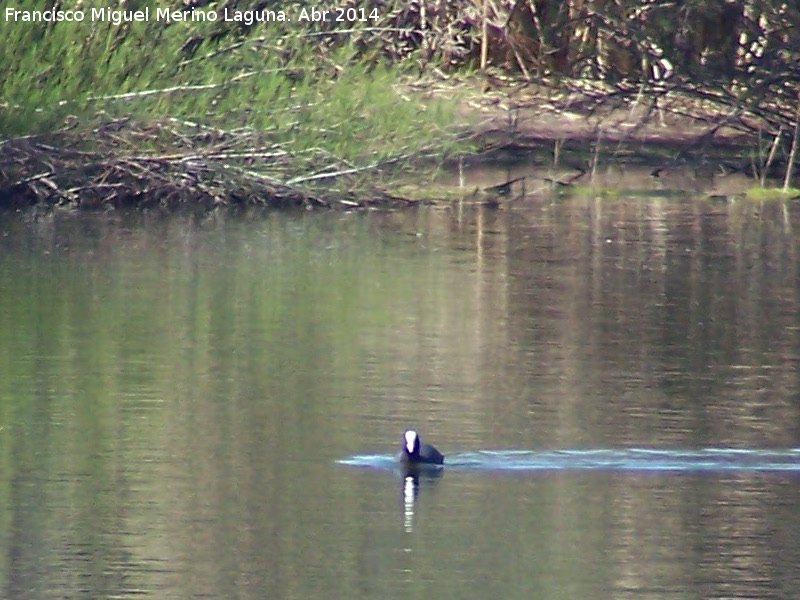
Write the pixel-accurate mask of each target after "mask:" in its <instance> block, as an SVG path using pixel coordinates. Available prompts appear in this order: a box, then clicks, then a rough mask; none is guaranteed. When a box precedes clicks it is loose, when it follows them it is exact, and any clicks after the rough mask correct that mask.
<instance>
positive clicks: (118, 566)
mask: <svg viewBox="0 0 800 600" xmlns="http://www.w3.org/2000/svg"><path fill="white" fill-rule="evenodd" d="M797 231H800V209H799V208H798V207H797V205H796V204H791V205H788V206H787V207H783V206H782V205H780V204H777V203H775V204H763V205H760V204H752V203H734V204H714V203H711V202H705V201H690V200H688V199H685V200H684V199H680V198H669V199H664V198H660V199H659V198H656V199H643V198H637V199H626V198H620V199H614V200H594V199H588V200H587V199H575V200H568V199H559V200H557V201H554V202H551V201H549V200H544V201H543V200H532V201H526V202H525V203H521V204H520V205H519V206H518V207H517V208H515V209H514V210H506V211H495V212H491V211H483V210H480V209H477V208H466V207H465V208H462V209H460V210H459V209H453V210H444V209H441V208H427V209H426V208H423V209H420V210H418V211H408V212H401V213H367V214H338V213H337V214H295V215H273V214H268V213H264V214H252V215H248V216H246V217H231V216H224V215H215V216H211V217H208V218H205V219H193V218H189V217H172V218H167V219H161V218H154V217H146V216H145V217H142V216H119V215H116V216H109V215H82V216H75V215H54V216H49V217H45V218H42V219H39V220H34V219H33V218H31V217H25V216H20V215H13V214H11V215H0V597H3V598H9V599H32V600H33V599H36V600H44V599H49V598H111V597H114V598H159V599H163V598H167V599H169V598H176V599H178V598H180V599H184V598H194V597H203V598H220V599H229V598H243V599H244V598H254V599H255V598H258V599H263V598H281V599H298V600H300V599H302V600H307V599H309V598H324V599H329V598H366V599H372V598H374V599H381V600H384V599H391V598H398V599H401V598H402V599H412V598H414V599H416V598H420V599H422V598H436V599H441V598H476V599H487V598H519V599H522V598H525V599H530V598H536V599H554V600H555V599H559V600H560V599H567V598H570V599H572V598H580V599H581V600H600V599H627V598H631V599H638V598H648V599H659V600H660V599H676V600H677V599H681V600H683V599H687V598H689V599H697V600H700V599H709V598H726V599H731V598H762V599H764V598H768V599H769V598H775V599H783V598H794V597H796V593H797V590H798V589H800V541H799V540H800V473H798V472H793V471H789V472H766V471H759V470H753V471H738V470H724V471H723V470H721V471H715V470H708V471H701V472H697V471H692V470H686V471H681V470H673V471H668V472H663V473H659V472H652V471H651V472H642V471H636V470H625V469H608V470H578V469H575V470H572V469H569V468H567V469H560V470H538V471H527V470H517V471H513V472H510V471H506V470H502V469H498V470H493V469H475V470H471V469H468V468H462V469H453V470H450V471H447V469H445V471H444V473H443V474H442V475H441V476H440V477H423V478H422V479H421V480H420V481H419V482H418V486H416V487H414V486H413V485H411V482H406V481H404V479H403V478H402V477H401V476H400V475H399V474H397V473H395V472H394V471H393V470H392V469H362V468H354V467H351V466H348V465H343V464H340V463H339V462H337V461H340V460H341V459H343V458H346V457H351V456H354V455H363V454H369V453H374V454H380V455H386V454H390V453H392V452H394V451H395V450H396V449H397V447H398V444H399V438H400V435H401V433H402V431H403V429H404V428H406V427H408V426H414V427H416V428H417V429H419V430H420V432H421V433H422V435H423V437H424V438H426V440H427V441H430V442H435V443H436V445H437V446H438V447H439V448H440V449H441V450H442V451H443V452H444V453H445V454H448V455H451V456H452V455H453V454H458V453H470V452H477V451H480V450H504V449H516V450H530V451H534V452H539V451H549V450H563V449H573V450H585V449H594V448H599V449H619V448H630V447H637V448H657V449H661V450H665V451H670V450H697V449H701V448H705V447H715V448H726V447H733V448H738V449H760V450H775V451H783V450H785V449H789V448H796V447H800V394H798V391H797V390H798V384H799V383H800V381H799V380H800V285H799V284H800V282H799V281H798V276H800V248H798V244H797V242H796V237H797V236H796V232H797Z"/></svg>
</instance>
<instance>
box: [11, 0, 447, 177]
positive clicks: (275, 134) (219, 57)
mask: <svg viewBox="0 0 800 600" xmlns="http://www.w3.org/2000/svg"><path fill="white" fill-rule="evenodd" d="M40 4H41V3H40V2H38V1H37V0H20V1H19V2H17V3H16V7H15V8H16V9H17V10H20V11H34V10H41V6H40ZM129 4H133V3H129ZM161 6H163V5H161ZM210 6H213V5H210ZM287 6H289V7H292V6H294V5H293V4H289V5H287ZM78 7H80V9H81V10H83V12H84V15H85V19H84V20H83V21H81V22H67V21H59V22H55V23H43V22H37V23H29V22H22V21H17V22H14V21H13V20H12V21H8V22H4V23H3V26H2V27H0V61H2V64H4V65H5V68H4V69H3V70H2V71H0V135H2V136H8V137H10V136H15V135H25V134H32V133H42V132H48V131H53V130H58V129H60V128H62V127H64V126H65V124H68V123H69V124H72V123H74V122H77V123H79V124H80V125H79V126H81V127H85V128H90V127H93V126H95V124H97V123H99V122H102V121H108V120H110V119H113V118H123V117H126V118H127V117H134V118H135V119H137V120H139V121H142V122H147V121H148V120H164V119H168V118H176V119H178V120H179V121H191V122H193V123H198V124H200V125H202V126H204V127H208V128H215V129H218V130H226V131H232V130H247V131H250V132H254V133H256V134H257V135H258V136H260V137H261V138H262V139H263V141H264V143H265V144H271V145H280V146H282V147H285V148H288V149H289V150H290V151H291V152H293V153H295V154H298V155H304V154H305V155H306V156H308V157H309V158H312V157H316V158H318V159H319V158H323V157H327V158H325V161H326V162H325V164H331V165H332V166H333V167H334V168H346V166H347V165H348V164H349V163H350V161H367V162H371V161H376V160H380V159H383V158H386V157H390V156H398V155H403V154H411V153H414V152H417V151H419V150H420V149H422V148H425V147H427V146H429V145H431V144H432V143H433V142H434V140H436V139H437V138H440V139H442V140H443V139H448V138H449V136H448V134H447V133H446V132H445V130H444V127H446V126H447V125H448V124H449V122H450V120H451V119H452V115H453V109H452V107H450V106H446V105H444V104H443V103H442V102H441V101H439V102H437V103H431V104H430V105H427V106H426V105H424V104H422V103H421V102H420V101H419V100H412V99H411V97H410V96H408V97H406V96H403V95H402V94H400V93H398V91H399V90H400V89H401V87H402V85H403V83H402V82H403V79H402V77H403V73H402V72H403V68H402V66H398V67H395V68H388V67H387V66H385V65H381V64H380V62H379V61H378V60H377V59H370V60H369V61H366V60H365V59H363V54H359V50H358V49H357V48H356V44H354V43H350V42H347V38H346V36H327V35H324V36H321V35H316V33H318V32H316V31H315V28H317V27H318V26H317V25H315V24H304V25H300V24H297V23H295V22H292V23H288V24H287V23H261V24H256V25H254V26H253V27H250V28H245V27H240V26H239V25H237V24H233V25H231V24H228V23H224V22H220V20H217V21H216V22H207V21H190V22H171V23H167V22H164V21H163V20H157V19H156V18H155V15H154V13H155V8H153V7H151V8H150V14H149V19H148V20H147V21H144V22H122V23H119V24H115V23H112V22H109V21H107V20H99V19H95V20H92V19H91V18H90V15H91V10H92V9H93V8H98V9H99V8H107V7H108V3H107V2H100V1H99V0H89V1H86V2H80V1H79V0H67V1H65V2H63V3H62V5H61V10H62V11H66V10H73V9H77V8H78ZM295 8H298V7H295ZM4 10H5V9H4ZM202 10H211V8H209V7H208V6H207V7H205V8H203V9H202ZM2 18H5V13H3V15H2ZM369 25H370V23H369V22H367V23H361V24H358V23H356V24H354V27H356V28H358V27H368V26H369ZM333 40H335V41H336V43H333ZM342 40H344V41H342ZM439 143H441V142H439ZM331 157H334V158H335V160H334V158H331ZM317 164H318V163H317Z"/></svg>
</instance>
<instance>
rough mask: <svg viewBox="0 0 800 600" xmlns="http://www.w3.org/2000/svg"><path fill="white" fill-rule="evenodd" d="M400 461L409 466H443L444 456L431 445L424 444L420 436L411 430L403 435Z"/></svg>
mask: <svg viewBox="0 0 800 600" xmlns="http://www.w3.org/2000/svg"><path fill="white" fill-rule="evenodd" d="M400 461H401V462H403V463H404V464H408V465H441V464H444V455H442V453H441V452H439V451H438V450H437V449H436V448H434V447H433V446H431V445H430V444H423V443H422V442H421V441H420V439H419V434H418V433H417V432H416V431H414V430H413V429H409V430H408V431H406V432H405V433H404V434H403V445H402V449H401V451H400Z"/></svg>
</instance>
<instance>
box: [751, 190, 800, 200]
mask: <svg viewBox="0 0 800 600" xmlns="http://www.w3.org/2000/svg"><path fill="white" fill-rule="evenodd" d="M745 197H746V198H747V199H748V200H754V201H756V202H763V201H770V200H788V199H790V198H797V197H800V189H798V188H794V187H790V188H787V189H785V190H784V189H783V188H771V187H761V186H753V187H751V188H750V189H748V190H747V193H746V194H745Z"/></svg>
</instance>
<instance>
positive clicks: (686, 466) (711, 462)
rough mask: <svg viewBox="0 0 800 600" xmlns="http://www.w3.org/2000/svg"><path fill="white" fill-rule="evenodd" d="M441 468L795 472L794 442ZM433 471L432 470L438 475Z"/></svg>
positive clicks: (489, 460) (455, 460)
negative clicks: (767, 447)
mask: <svg viewBox="0 0 800 600" xmlns="http://www.w3.org/2000/svg"><path fill="white" fill-rule="evenodd" d="M338 462H339V463H340V464H343V465H347V466H351V467H362V468H371V469H379V470H396V471H398V472H400V467H399V465H398V464H397V461H396V459H395V457H394V456H392V455H388V454H361V455H355V456H351V457H349V458H345V459H341V460H339V461H338ZM445 465H446V468H447V470H456V471H563V470H573V471H574V470H610V471H676V472H681V471H712V472H713V471H790V472H795V471H796V472H800V448H790V449H786V450H756V449H734V448H703V449H700V450H665V449H650V448H624V449H593V450H592V449H590V450H541V451H538V450H481V451H476V452H461V453H458V454H451V455H448V457H447V459H446V461H445ZM440 475H441V473H437V474H436V476H440Z"/></svg>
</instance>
